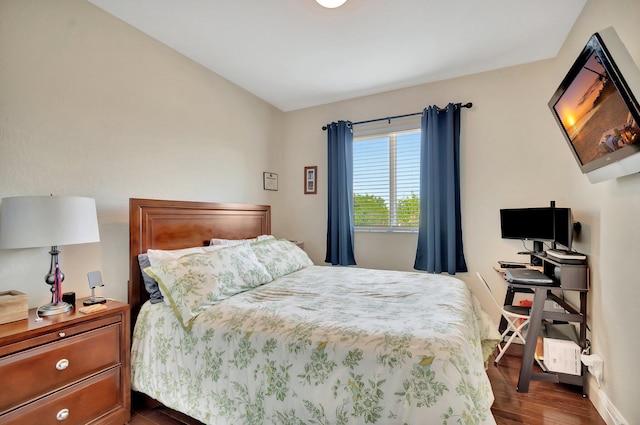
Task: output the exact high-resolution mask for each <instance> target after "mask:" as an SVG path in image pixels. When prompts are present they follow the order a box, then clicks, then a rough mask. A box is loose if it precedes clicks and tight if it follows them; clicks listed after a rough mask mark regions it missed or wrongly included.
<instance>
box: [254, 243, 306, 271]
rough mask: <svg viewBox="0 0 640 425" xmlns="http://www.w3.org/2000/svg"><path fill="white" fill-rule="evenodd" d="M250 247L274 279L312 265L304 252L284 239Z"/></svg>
mask: <svg viewBox="0 0 640 425" xmlns="http://www.w3.org/2000/svg"><path fill="white" fill-rule="evenodd" d="M250 246H251V249H253V252H255V253H256V257H258V260H260V262H261V263H262V264H264V266H265V267H266V268H267V271H268V272H269V274H271V276H273V278H274V279H275V278H277V277H280V276H283V275H285V274H289V273H293V272H295V271H297V270H300V269H302V268H304V267H308V266H312V265H313V261H311V259H310V258H309V256H308V255H307V253H306V252H304V251H303V250H302V249H300V247H298V245H296V244H295V243H293V242H291V241H288V240H285V239H275V238H274V239H269V240H265V241H261V242H255V243H252V244H251V245H250Z"/></svg>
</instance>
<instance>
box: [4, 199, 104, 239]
mask: <svg viewBox="0 0 640 425" xmlns="http://www.w3.org/2000/svg"><path fill="white" fill-rule="evenodd" d="M0 213H1V215H0V248H35V247H45V246H59V245H73V244H80V243H90V242H99V241H100V233H99V230H98V217H97V214H96V201H95V200H94V199H92V198H83V197H78V196H18V197H12V198H4V199H2V204H1V205H0Z"/></svg>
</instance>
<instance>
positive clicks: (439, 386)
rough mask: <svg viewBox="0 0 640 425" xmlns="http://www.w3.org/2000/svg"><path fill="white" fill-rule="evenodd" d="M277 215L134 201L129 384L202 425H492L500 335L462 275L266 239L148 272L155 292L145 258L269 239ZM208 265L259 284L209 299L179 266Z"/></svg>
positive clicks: (246, 208)
mask: <svg viewBox="0 0 640 425" xmlns="http://www.w3.org/2000/svg"><path fill="white" fill-rule="evenodd" d="M270 214H271V209H270V207H269V206H265V205H239V204H218V203H204V202H185V201H164V200H147V199H131V200H130V273H131V275H130V286H129V301H130V304H131V307H132V312H133V317H134V320H132V323H135V328H134V330H133V338H132V350H131V368H132V370H131V377H132V379H131V382H132V389H133V390H134V391H136V392H140V393H142V394H145V395H146V396H148V397H150V398H152V399H155V400H157V401H159V402H160V403H162V404H164V405H165V406H167V407H169V408H171V409H175V410H178V411H180V412H183V413H185V414H187V415H189V416H191V417H193V418H195V419H197V420H199V421H201V422H204V423H206V424H219V425H231V424H233V425H239V424H368V423H375V424H426V423H429V424H486V425H490V424H495V421H494V419H493V416H492V415H491V411H490V407H491V404H492V403H493V394H492V391H491V386H490V383H489V380H488V377H487V375H486V373H485V361H486V357H487V356H488V353H489V352H490V351H491V349H492V346H493V347H495V340H496V339H497V338H498V337H499V336H498V335H497V334H496V332H497V330H495V328H494V325H493V324H492V323H491V322H490V320H489V319H488V317H487V315H486V314H485V313H484V312H483V311H482V309H481V307H480V305H479V304H478V302H477V300H476V299H475V297H474V296H473V295H472V293H471V291H470V290H469V289H468V288H467V286H466V285H465V284H464V282H462V281H460V280H459V279H456V278H453V277H450V276H441V275H433V274H426V273H418V272H415V273H413V272H396V271H383V270H371V269H361V268H354V267H330V266H315V265H313V264H312V263H311V261H310V260H309V259H308V257H307V256H306V254H305V253H304V252H303V251H302V250H300V248H298V247H297V246H296V245H295V244H293V243H291V242H288V241H281V240H279V239H276V238H273V237H271V238H268V237H267V238H266V239H265V240H260V241H254V242H252V243H249V242H245V243H243V244H240V245H234V246H230V247H227V248H224V249H217V248H216V249H215V250H213V247H212V250H211V251H207V252H204V253H199V251H198V253H197V254H189V255H187V256H184V257H180V259H178V260H175V261H168V262H167V263H165V264H163V265H154V266H153V267H150V268H148V269H145V270H147V271H148V273H149V274H150V275H151V276H152V277H154V278H157V280H158V282H159V283H160V286H161V288H162V289H164V290H163V295H164V301H161V302H160V301H157V302H154V303H152V302H151V301H150V300H149V292H148V291H147V290H146V289H145V286H144V282H143V276H142V273H141V268H140V263H139V259H138V255H139V254H145V253H156V252H160V253H162V254H163V255H164V251H165V250H177V249H181V248H189V247H205V246H207V245H209V244H210V240H211V239H212V238H219V239H221V240H247V239H254V238H256V237H258V236H259V235H270V234H271V224H270V218H271V217H270ZM154 250H160V251H154ZM154 255H155V254H154ZM254 255H255V258H254ZM283 258H286V261H283ZM256 259H257V261H256ZM202 261H205V263H206V264H207V266H208V267H209V266H211V264H210V262H214V265H213V267H214V268H215V267H231V266H228V264H231V263H233V264H236V266H233V267H236V268H235V269H234V270H236V273H245V274H246V275H247V276H249V274H250V278H244V282H248V281H249V280H251V279H254V280H255V281H256V282H257V284H256V283H255V282H254V283H253V284H252V285H251V287H250V288H249V289H247V288H244V287H242V288H240V289H239V290H236V291H235V292H233V291H232V292H228V291H227V292H228V293H225V294H224V296H223V297H220V299H215V300H214V301H213V302H204V301H202V300H203V299H204V298H206V296H201V295H202V294H204V292H203V293H202V294H200V293H199V292H198V289H197V288H199V287H198V286H197V285H195V286H194V287H189V288H190V289H189V291H184V290H183V289H184V288H183V286H181V285H182V284H181V283H180V282H183V280H181V279H182V277H183V276H184V275H183V274H181V275H179V276H180V277H176V276H178V275H176V274H174V273H178V272H176V270H181V272H180V273H182V272H184V270H186V269H185V267H187V269H188V271H187V272H184V273H190V276H193V275H194V274H195V272H194V271H193V270H196V268H197V267H200V265H201V264H202ZM223 263H224V265H223V266H220V264H223ZM185 264H188V265H187V266H185ZM262 266H264V270H266V272H267V273H266V275H265V274H264V270H263V268H262ZM198 270H199V269H198ZM238 270H241V271H239V272H238ZM267 275H268V276H267ZM219 276H222V274H219ZM274 276H275V277H274ZM263 281H266V282H263ZM176 282H178V283H176ZM220 282H222V280H220ZM165 284H166V285H165ZM172 285H173V286H172ZM219 286H220V287H221V286H224V285H222V284H219ZM176 288H178V289H176ZM194 288H196V289H194ZM207 291H208V292H206V291H205V292H206V294H210V293H211V291H210V290H207ZM222 292H224V291H221V292H220V293H222ZM193 294H199V295H198V296H195V295H193ZM207 296H208V295H207ZM185 299H188V301H184V300H185ZM201 304H204V306H203V305H201ZM185 305H187V308H185ZM195 305H197V308H196V307H194V306H195Z"/></svg>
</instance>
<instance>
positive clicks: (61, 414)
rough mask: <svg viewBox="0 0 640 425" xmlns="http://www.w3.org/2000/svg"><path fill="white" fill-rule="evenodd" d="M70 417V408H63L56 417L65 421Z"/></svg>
mask: <svg viewBox="0 0 640 425" xmlns="http://www.w3.org/2000/svg"><path fill="white" fill-rule="evenodd" d="M68 417H69V409H62V410H61V411H59V412H58V414H57V415H56V419H57V420H59V421H64V420H65V419H67V418H68Z"/></svg>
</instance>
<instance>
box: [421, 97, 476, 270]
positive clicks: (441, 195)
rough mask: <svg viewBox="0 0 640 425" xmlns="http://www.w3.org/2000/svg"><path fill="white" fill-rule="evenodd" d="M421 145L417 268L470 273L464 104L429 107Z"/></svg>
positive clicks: (425, 112) (424, 120) (423, 123)
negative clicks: (463, 191)
mask: <svg viewBox="0 0 640 425" xmlns="http://www.w3.org/2000/svg"><path fill="white" fill-rule="evenodd" d="M421 138H422V139H421V148H420V155H421V158H420V161H421V163H420V225H419V230H418V249H417V251H416V261H415V264H414V268H415V269H417V270H425V271H427V272H430V273H442V272H444V271H446V272H447V273H449V274H455V273H456V272H466V271H467V264H466V261H465V259H464V252H463V249H462V228H461V223H462V219H461V216H460V105H459V104H456V105H454V104H452V103H450V104H449V105H448V106H447V107H446V108H445V109H439V108H438V107H437V106H430V107H428V108H426V109H425V110H424V112H423V114H422V135H421Z"/></svg>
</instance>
